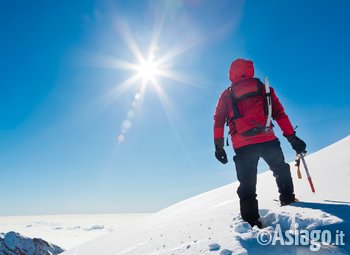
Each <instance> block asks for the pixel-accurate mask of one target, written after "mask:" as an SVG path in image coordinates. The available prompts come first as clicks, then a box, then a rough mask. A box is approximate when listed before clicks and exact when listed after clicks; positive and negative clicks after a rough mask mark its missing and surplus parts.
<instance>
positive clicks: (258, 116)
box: [227, 78, 268, 136]
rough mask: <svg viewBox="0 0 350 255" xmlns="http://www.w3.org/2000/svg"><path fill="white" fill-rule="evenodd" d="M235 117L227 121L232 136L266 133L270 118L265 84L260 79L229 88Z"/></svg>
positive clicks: (242, 81)
mask: <svg viewBox="0 0 350 255" xmlns="http://www.w3.org/2000/svg"><path fill="white" fill-rule="evenodd" d="M228 90H229V95H230V99H231V102H232V110H233V116H230V117H229V118H228V119H227V124H228V125H229V126H230V133H231V135H233V134H235V133H238V134H240V135H243V136H254V135H257V134H261V133H263V132H266V126H265V125H266V121H267V117H268V108H267V97H266V92H265V88H264V84H263V83H262V82H261V81H260V80H259V79H258V78H251V79H245V80H241V81H239V82H236V83H235V84H232V85H231V86H230V87H229V88H228Z"/></svg>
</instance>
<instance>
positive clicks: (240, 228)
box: [235, 221, 252, 234]
mask: <svg viewBox="0 0 350 255" xmlns="http://www.w3.org/2000/svg"><path fill="white" fill-rule="evenodd" d="M251 228H252V227H251V226H250V225H249V223H248V222H245V221H243V222H240V223H238V224H237V225H236V226H235V232H237V233H240V234H241V233H245V232H247V231H248V230H249V229H251Z"/></svg>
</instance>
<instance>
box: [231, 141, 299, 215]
mask: <svg viewBox="0 0 350 255" xmlns="http://www.w3.org/2000/svg"><path fill="white" fill-rule="evenodd" d="M235 153H236V155H235V156H234V157H233V160H234V162H235V165H236V171H237V179H238V181H239V183H240V185H239V187H238V189H237V194H238V196H239V199H240V209H241V216H242V219H243V220H245V221H247V222H255V221H257V220H258V219H259V217H260V216H259V212H258V200H257V199H256V196H257V195H256V178H257V168H258V161H259V158H262V159H264V160H265V162H266V163H267V164H268V165H269V167H270V169H271V170H272V172H273V176H274V177H275V178H276V183H277V186H278V192H279V193H280V199H283V198H284V197H290V196H291V195H293V196H294V194H293V193H294V188H293V181H292V177H291V173H290V166H289V164H287V163H286V162H285V161H284V155H283V152H282V149H281V145H280V142H279V140H278V139H276V140H273V141H269V142H264V143H258V144H252V145H248V146H244V147H241V148H238V149H236V150H235Z"/></svg>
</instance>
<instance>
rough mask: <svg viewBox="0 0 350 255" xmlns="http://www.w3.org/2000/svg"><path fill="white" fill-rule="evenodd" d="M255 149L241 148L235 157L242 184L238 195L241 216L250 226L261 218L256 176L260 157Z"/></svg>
mask: <svg viewBox="0 0 350 255" xmlns="http://www.w3.org/2000/svg"><path fill="white" fill-rule="evenodd" d="M255 149H256V148H255V146H253V145H249V146H246V147H242V148H239V149H237V150H236V155H235V156H234V157H233V159H234V162H235V165H236V172H237V179H238V181H239V184H240V185H239V187H238V189H237V194H238V196H239V199H240V210H241V216H242V219H243V220H245V221H247V222H248V223H249V224H250V225H254V224H256V223H257V221H258V219H259V217H260V216H259V211H258V200H257V199H256V177H257V176H256V175H257V165H258V160H259V157H258V156H257V153H256V150H255Z"/></svg>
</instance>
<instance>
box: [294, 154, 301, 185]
mask: <svg viewBox="0 0 350 255" xmlns="http://www.w3.org/2000/svg"><path fill="white" fill-rule="evenodd" d="M295 166H296V167H297V175H298V179H301V178H302V176H301V171H300V156H299V155H297V158H296V159H295Z"/></svg>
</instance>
